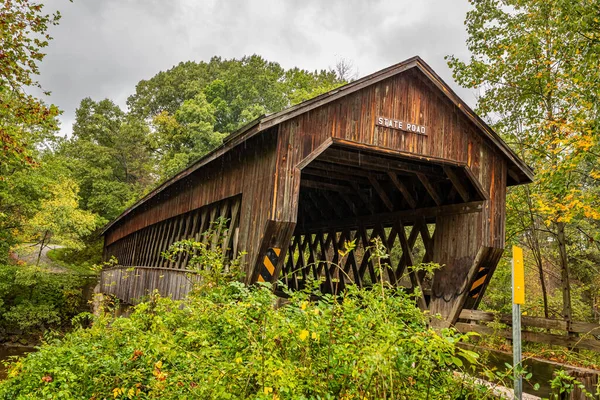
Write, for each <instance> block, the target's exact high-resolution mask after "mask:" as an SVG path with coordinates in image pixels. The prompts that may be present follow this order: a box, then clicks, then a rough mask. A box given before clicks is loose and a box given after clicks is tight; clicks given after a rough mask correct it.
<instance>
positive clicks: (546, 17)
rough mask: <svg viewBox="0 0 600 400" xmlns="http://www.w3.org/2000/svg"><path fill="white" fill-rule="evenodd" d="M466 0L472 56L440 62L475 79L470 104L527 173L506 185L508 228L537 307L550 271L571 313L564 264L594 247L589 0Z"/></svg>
mask: <svg viewBox="0 0 600 400" xmlns="http://www.w3.org/2000/svg"><path fill="white" fill-rule="evenodd" d="M471 4H472V9H471V10H470V11H469V12H468V14H467V17H466V21H465V25H466V28H467V32H468V35H469V36H468V40H467V46H468V48H469V50H470V51H471V57H470V59H468V60H467V61H463V60H460V59H458V58H457V57H454V56H451V57H449V58H448V61H449V62H448V63H449V65H450V67H451V68H452V69H453V72H454V77H455V78H456V79H457V81H458V83H459V84H461V85H462V86H464V87H468V88H479V89H481V95H480V96H479V97H478V102H477V110H478V112H479V114H480V115H482V116H483V117H486V118H488V120H489V121H490V122H492V123H493V125H494V127H495V128H496V130H497V131H499V132H500V133H501V134H502V135H503V137H504V138H505V139H506V140H507V142H509V143H510V144H511V145H512V146H513V148H514V149H515V150H516V152H517V154H519V155H520V156H521V157H522V158H523V159H524V160H525V161H526V162H527V163H528V164H529V165H531V166H532V167H533V170H534V171H535V173H536V178H535V182H534V183H533V184H531V185H524V186H521V187H517V188H514V189H513V190H511V191H509V194H508V199H507V212H508V216H507V232H508V233H509V235H510V238H511V239H512V241H513V242H515V243H518V244H520V245H521V246H525V247H526V248H528V249H529V250H530V254H531V261H532V264H533V265H535V267H536V268H537V270H538V274H539V280H540V285H541V288H540V290H541V295H542V297H543V302H544V311H543V312H544V314H545V316H549V314H550V312H551V310H550V309H549V304H548V296H550V295H551V294H552V293H550V292H551V291H552V288H551V287H550V288H549V287H548V286H550V285H548V283H549V282H548V279H547V276H546V275H556V274H559V275H560V280H561V281H562V282H563V285H562V288H561V289H562V296H563V301H562V302H563V309H562V311H561V312H560V315H561V317H563V318H566V319H570V318H571V308H572V307H571V297H572V296H571V293H570V288H571V286H572V285H571V281H570V280H571V271H574V272H575V273H576V274H577V275H578V276H583V275H584V274H582V273H581V272H582V271H583V270H585V268H582V267H583V265H582V264H580V262H581V261H583V262H586V261H587V260H586V259H592V260H593V259H594V258H595V257H596V256H594V254H597V251H598V249H597V248H596V246H595V245H593V241H594V240H597V239H598V238H599V237H600V230H599V229H598V227H599V225H598V221H599V220H600V213H599V212H598V210H600V203H598V199H599V198H600V197H599V196H598V194H599V193H600V163H599V160H600V157H599V154H600V135H599V132H600V131H599V130H598V127H599V126H600V125H599V122H600V120H599V119H598V115H600V114H599V113H598V111H599V109H598V104H600V103H599V102H598V93H600V91H599V88H600V73H599V70H598V68H597V66H598V61H599V58H598V57H599V56H598V55H599V54H600V53H599V52H598V49H599V44H600V41H599V36H598V29H597V28H598V23H597V7H598V4H597V2H594V1H591V2H572V1H567V0H559V1H552V2H548V1H544V0H535V1H524V0H485V1H471ZM593 16H596V18H595V19H596V20H594V17H593ZM576 246H578V249H577V251H578V252H577V257H576V258H575V257H574V256H575V254H574V250H575V247H576ZM582 247H584V248H585V249H584V250H583V249H582ZM581 250H583V251H581ZM553 266H556V267H553ZM577 271H579V272H577ZM584 283H587V284H591V283H592V282H591V280H589V278H588V280H587V281H585V282H584ZM596 287H597V286H596Z"/></svg>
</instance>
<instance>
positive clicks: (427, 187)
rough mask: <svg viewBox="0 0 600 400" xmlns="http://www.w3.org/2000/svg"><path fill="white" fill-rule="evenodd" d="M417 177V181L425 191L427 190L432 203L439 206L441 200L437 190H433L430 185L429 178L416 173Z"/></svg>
mask: <svg viewBox="0 0 600 400" xmlns="http://www.w3.org/2000/svg"><path fill="white" fill-rule="evenodd" d="M417 177H418V178H419V180H420V181H421V183H422V184H423V186H424V187H425V190H427V193H429V195H430V196H431V198H432V199H433V201H435V204H437V205H438V206H441V205H442V198H441V197H440V195H439V194H438V192H437V190H436V189H435V187H434V186H433V184H432V183H431V181H430V180H429V178H428V177H427V176H426V175H424V174H421V173H417Z"/></svg>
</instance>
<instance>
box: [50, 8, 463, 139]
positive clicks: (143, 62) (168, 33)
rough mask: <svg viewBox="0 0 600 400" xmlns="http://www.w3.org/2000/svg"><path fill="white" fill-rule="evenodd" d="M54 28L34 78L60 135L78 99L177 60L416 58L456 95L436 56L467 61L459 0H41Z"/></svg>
mask: <svg viewBox="0 0 600 400" xmlns="http://www.w3.org/2000/svg"><path fill="white" fill-rule="evenodd" d="M44 3H45V4H46V8H45V10H46V11H47V12H49V11H52V10H60V12H61V14H62V16H63V17H62V19H61V21H60V25H59V26H56V27H52V28H51V34H52V36H53V37H54V40H53V41H52V42H51V43H50V46H49V47H48V48H47V56H46V58H45V59H44V61H43V62H42V65H41V68H40V69H41V76H40V82H41V83H42V85H43V87H44V89H45V90H50V91H51V92H52V95H51V97H50V98H49V99H48V101H49V102H52V103H54V104H56V105H58V106H59V107H60V108H61V109H62V110H63V111H64V114H63V115H62V117H61V123H62V126H61V132H62V133H63V134H68V133H70V131H71V125H72V124H73V119H74V114H75V109H76V108H77V106H78V104H79V102H80V101H81V99H82V98H84V97H91V98H92V99H94V100H101V99H103V98H110V99H112V100H113V101H115V102H116V103H117V104H119V105H120V106H122V107H123V108H125V106H126V105H125V101H126V99H127V96H129V95H130V94H132V93H133V92H134V91H135V85H136V83H137V82H139V81H140V80H141V79H148V78H151V77H152V76H153V75H155V74H156V73H157V72H159V71H161V70H166V69H169V68H171V67H172V66H174V65H176V64H178V63H179V62H181V61H187V60H194V61H201V60H204V61H208V60H209V59H210V58H211V57H212V56H214V55H218V56H222V57H225V58H232V57H236V58H238V57H242V56H244V55H250V54H254V53H256V54H259V55H261V56H263V57H265V58H266V59H268V60H270V61H276V62H279V63H280V64H281V65H282V66H283V67H284V68H290V67H294V66H298V67H300V68H305V69H309V70H315V69H322V68H328V67H332V66H334V65H335V63H336V61H337V60H339V59H342V58H344V59H347V60H351V61H352V62H353V63H354V65H355V67H356V69H357V72H358V77H361V76H364V75H367V74H370V73H372V72H375V71H377V70H379V69H382V68H385V67H387V66H389V65H392V64H395V63H397V62H400V61H402V60H404V59H407V58H409V57H412V56H414V55H419V56H421V57H422V58H423V59H424V60H425V61H426V62H427V63H429V65H431V67H432V68H433V69H434V70H435V71H436V72H437V73H438V74H439V75H441V77H442V78H443V79H444V80H445V81H446V82H447V83H449V84H450V85H451V86H452V87H453V88H454V89H455V90H456V91H457V92H458V94H459V95H460V96H461V97H463V99H464V100H465V101H466V102H467V103H469V104H473V103H474V99H475V97H474V95H473V93H471V92H469V91H466V90H461V89H460V88H458V87H457V86H456V84H455V83H454V82H453V80H452V75H451V73H450V70H449V69H448V67H447V66H446V63H445V61H444V56H445V55H448V54H455V55H458V56H461V57H463V58H464V57H466V56H468V52H467V49H466V46H465V40H466V32H465V28H464V24H463V21H464V19H465V14H466V11H467V10H468V8H469V5H468V2H467V0H418V1H415V0H411V1H409V0H389V1H386V0H372V1H370V0H362V1H358V0H321V1H319V0H287V1H286V0H248V1H244V0H196V1H194V0H74V2H73V3H71V2H69V1H68V0H47V1H45V2H44Z"/></svg>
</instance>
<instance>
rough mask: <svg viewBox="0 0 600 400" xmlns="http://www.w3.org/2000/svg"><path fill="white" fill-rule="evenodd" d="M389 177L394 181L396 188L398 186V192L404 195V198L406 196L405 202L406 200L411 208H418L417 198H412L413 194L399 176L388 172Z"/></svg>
mask: <svg viewBox="0 0 600 400" xmlns="http://www.w3.org/2000/svg"><path fill="white" fill-rule="evenodd" d="M388 176H389V177H390V179H391V180H392V183H393V184H394V186H396V189H398V191H399V192H400V193H402V196H404V200H406V202H407V203H408V205H409V206H410V208H416V207H417V202H416V201H415V198H414V197H413V196H412V194H410V191H409V190H408V188H407V187H406V185H405V184H404V183H403V182H402V181H401V180H400V179H398V174H396V173H395V172H391V171H388Z"/></svg>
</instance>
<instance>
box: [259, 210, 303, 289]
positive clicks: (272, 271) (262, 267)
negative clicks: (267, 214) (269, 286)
mask: <svg viewBox="0 0 600 400" xmlns="http://www.w3.org/2000/svg"><path fill="white" fill-rule="evenodd" d="M295 227H296V223H295V222H284V221H272V220H269V221H267V223H266V226H265V229H264V231H263V232H264V233H263V234H262V241H261V244H260V249H259V251H258V259H257V262H256V265H254V268H253V270H252V274H251V277H250V282H249V283H254V282H257V281H259V282H271V283H275V282H277V280H278V279H279V274H280V272H281V268H282V267H283V261H284V259H285V256H286V254H287V251H288V248H289V246H290V239H291V238H292V235H293V233H294V228H295Z"/></svg>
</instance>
